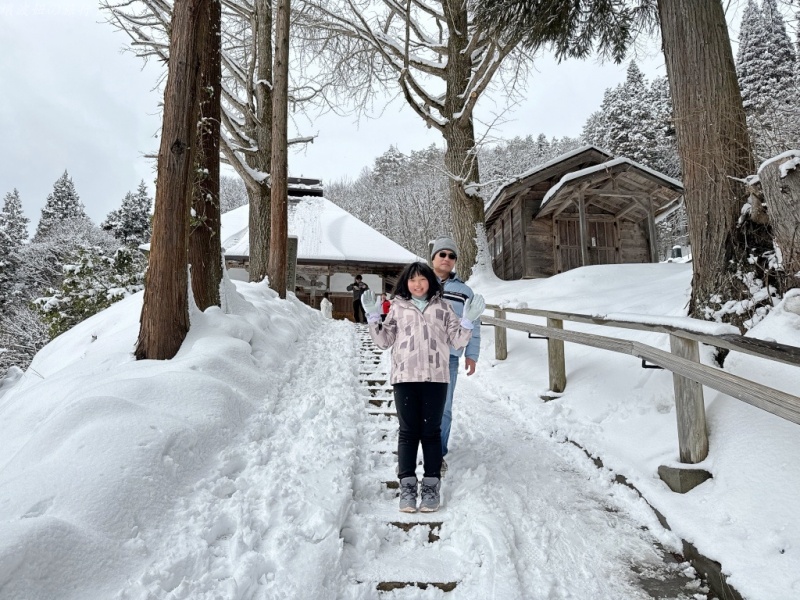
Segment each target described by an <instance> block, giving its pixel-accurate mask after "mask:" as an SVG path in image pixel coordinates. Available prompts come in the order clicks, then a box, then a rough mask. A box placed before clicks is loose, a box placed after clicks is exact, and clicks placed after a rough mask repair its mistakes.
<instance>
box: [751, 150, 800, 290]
mask: <svg viewBox="0 0 800 600" xmlns="http://www.w3.org/2000/svg"><path fill="white" fill-rule="evenodd" d="M792 160H797V157H796V156H787V157H786V158H784V159H781V160H773V161H772V162H770V163H768V164H767V165H765V166H764V167H763V168H762V169H761V170H760V172H759V174H758V176H759V179H760V180H761V189H762V191H763V193H764V200H765V201H766V204H767V214H768V215H769V220H770V224H771V225H772V232H773V236H774V239H775V244H776V245H777V246H778V248H779V249H780V251H781V259H782V262H783V270H784V273H785V274H786V282H785V285H786V289H791V288H796V287H800V167H797V166H796V167H794V168H792V169H790V170H787V173H786V176H785V177H783V178H782V177H781V173H780V166H781V165H782V164H784V163H786V162H788V161H792Z"/></svg>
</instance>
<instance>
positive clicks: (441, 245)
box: [431, 237, 458, 258]
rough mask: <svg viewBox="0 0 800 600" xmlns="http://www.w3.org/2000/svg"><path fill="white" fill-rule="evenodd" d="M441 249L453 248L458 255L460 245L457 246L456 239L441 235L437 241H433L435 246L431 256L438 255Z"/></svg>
mask: <svg viewBox="0 0 800 600" xmlns="http://www.w3.org/2000/svg"><path fill="white" fill-rule="evenodd" d="M439 250H452V251H453V253H454V254H455V255H456V256H458V246H456V242H455V240H453V238H449V237H440V238H437V239H436V241H435V242H433V248H432V249H431V258H433V257H434V256H436V254H437V253H438V252H439Z"/></svg>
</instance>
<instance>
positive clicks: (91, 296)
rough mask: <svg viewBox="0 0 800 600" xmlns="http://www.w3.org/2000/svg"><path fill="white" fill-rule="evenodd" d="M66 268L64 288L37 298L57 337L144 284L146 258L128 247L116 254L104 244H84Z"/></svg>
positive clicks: (64, 268) (45, 319)
mask: <svg viewBox="0 0 800 600" xmlns="http://www.w3.org/2000/svg"><path fill="white" fill-rule="evenodd" d="M63 271H64V279H63V281H62V283H61V286H60V288H59V289H52V288H51V289H50V290H49V295H47V296H43V297H41V298H38V299H37V300H36V305H37V306H38V307H39V310H40V311H41V312H42V317H43V321H44V322H45V323H46V324H47V326H48V330H49V334H50V336H51V337H53V338H54V337H56V336H58V335H61V334H62V333H64V332H65V331H67V330H68V329H70V328H72V327H73V326H75V325H77V324H78V323H80V322H81V321H83V320H84V319H87V318H89V317H91V316H92V315H94V314H96V313H98V312H100V311H101V310H104V309H106V308H108V307H109V306H111V305H112V304H113V303H115V302H117V301H119V300H122V299H123V298H125V297H126V296H129V295H130V294H132V293H135V292H138V291H139V290H141V289H142V288H143V287H144V286H143V283H144V259H143V257H142V255H141V253H139V252H138V251H137V250H134V249H131V248H127V247H125V246H123V247H121V248H119V249H117V251H116V252H114V254H113V255H112V256H109V255H108V254H107V253H106V252H105V251H104V249H103V248H101V247H100V246H84V247H81V248H79V249H78V251H77V256H76V257H75V261H74V263H72V264H66V265H64V267H63Z"/></svg>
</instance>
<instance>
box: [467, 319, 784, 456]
mask: <svg viewBox="0 0 800 600" xmlns="http://www.w3.org/2000/svg"><path fill="white" fill-rule="evenodd" d="M486 308H487V310H493V311H494V314H495V316H494V317H487V316H483V317H481V322H482V323H484V324H486V325H493V326H494V327H495V358H497V359H498V360H505V359H506V357H507V356H508V347H507V330H508V329H514V330H517V331H525V332H528V333H533V334H537V335H539V336H542V337H546V338H547V355H548V365H549V374H550V389H551V390H552V391H553V392H563V391H564V389H565V388H566V385H567V371H566V364H565V358H564V342H572V343H575V344H581V345H584V346H591V347H594V348H601V349H603V350H610V351H611V352H619V353H621V354H628V355H631V356H635V357H637V358H640V359H642V360H643V361H647V362H649V363H652V364H654V365H657V366H659V367H661V368H664V369H667V370H669V371H671V372H672V375H673V386H674V390H675V408H676V416H677V420H678V444H679V447H680V461H681V462H683V463H690V464H695V463H698V462H701V461H703V460H705V458H706V456H707V455H708V433H707V430H706V417H705V404H704V402H703V386H704V385H705V386H708V387H710V388H713V389H715V390H718V391H720V392H723V393H725V394H728V395H729V396H733V397H734V398H738V399H739V400H742V401H743V402H747V403H748V404H751V405H753V406H756V407H758V408H760V409H762V410H765V411H767V412H770V413H772V414H774V415H777V416H779V417H782V418H784V419H786V420H788V421H791V422H793V423H797V424H800V398H799V397H797V396H794V395H792V394H788V393H786V392H783V391H780V390H776V389H773V388H771V387H768V386H765V385H763V384H760V383H757V382H755V381H750V380H748V379H744V378H742V377H738V376H736V375H733V374H732V373H727V372H725V371H722V370H720V369H717V368H714V367H710V366H707V365H703V364H701V363H700V349H699V344H700V343H703V344H708V345H710V346H716V347H717V348H724V349H727V350H733V351H736V352H743V353H746V354H750V355H753V356H758V357H760V358H764V359H767V360H773V361H779V362H783V363H786V364H790V365H794V366H800V348H797V347H795V346H788V345H786V344H779V343H775V342H766V341H763V340H757V339H754V338H746V337H744V336H741V335H739V334H738V333H733V332H732V331H733V330H734V329H735V328H733V327H731V328H730V329H728V330H727V331H729V332H728V333H721V334H712V333H705V332H704V331H703V330H704V329H705V330H708V329H709V323H708V322H706V321H699V320H698V321H697V322H696V327H694V328H692V327H689V326H687V323H689V324H690V325H694V323H692V322H691V321H689V320H687V319H683V318H682V319H671V318H669V317H664V318H659V317H650V316H648V317H646V318H642V317H636V316H634V315H630V316H629V317H626V316H625V315H614V318H606V317H598V316H592V315H584V314H574V313H566V312H555V311H548V310H536V309H530V308H507V307H502V306H496V305H488V306H487V307H486ZM509 313H512V314H518V315H527V316H533V317H542V318H545V319H547V326H542V325H535V324H533V323H525V322H521V321H513V320H509V319H508V318H507V315H508V314H509ZM564 321H569V322H575V323H587V324H591V325H602V326H606V327H615V328H621V329H635V330H638V331H648V332H654V333H665V334H668V335H669V339H670V352H666V351H665V350H661V349H659V348H654V347H652V346H648V345H646V344H642V343H640V342H634V341H630V340H619V339H615V338H611V337H606V336H602V335H596V334H589V333H583V332H579V331H570V330H565V329H564ZM718 329H720V330H725V327H724V326H720V327H718Z"/></svg>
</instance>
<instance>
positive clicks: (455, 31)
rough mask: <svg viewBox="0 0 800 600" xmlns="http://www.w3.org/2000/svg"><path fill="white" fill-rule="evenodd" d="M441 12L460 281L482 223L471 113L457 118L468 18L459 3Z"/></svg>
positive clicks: (465, 78)
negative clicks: (445, 35)
mask: <svg viewBox="0 0 800 600" xmlns="http://www.w3.org/2000/svg"><path fill="white" fill-rule="evenodd" d="M443 8H444V14H445V18H446V20H447V26H448V39H447V46H448V59H447V60H448V63H447V64H448V70H447V90H446V93H445V105H444V114H445V115H447V116H449V117H450V118H449V120H448V122H447V125H445V128H444V131H443V132H442V133H443V136H444V139H445V142H446V143H447V149H446V151H445V155H444V160H445V167H446V169H447V171H448V174H449V176H450V179H449V188H450V209H451V211H452V218H453V236H454V238H455V241H456V243H457V244H458V250H459V256H458V273H459V276H460V277H462V278H463V279H468V278H469V277H470V275H471V274H472V267H473V266H474V264H475V258H476V256H477V253H478V250H477V246H476V244H475V235H476V230H475V226H476V225H478V224H479V223H483V222H484V220H485V216H484V210H483V200H482V199H481V197H480V196H478V195H477V191H476V190H477V187H475V186H474V184H477V183H478V182H479V181H480V178H479V172H478V161H477V154H476V148H475V130H474V127H473V124H472V114H471V111H470V113H469V114H468V115H465V117H466V118H460V116H461V113H462V109H463V108H464V104H465V102H466V100H467V99H466V98H464V97H463V96H464V93H463V92H464V90H465V89H466V87H467V83H468V82H469V80H470V77H471V76H472V65H471V57H469V56H467V55H466V54H465V53H464V51H463V50H464V48H467V47H468V45H469V40H468V33H469V27H468V25H467V23H468V18H469V16H468V13H467V7H466V3H465V2H463V0H446V1H445V2H444V3H443ZM470 184H473V185H470ZM442 233H446V232H442Z"/></svg>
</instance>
